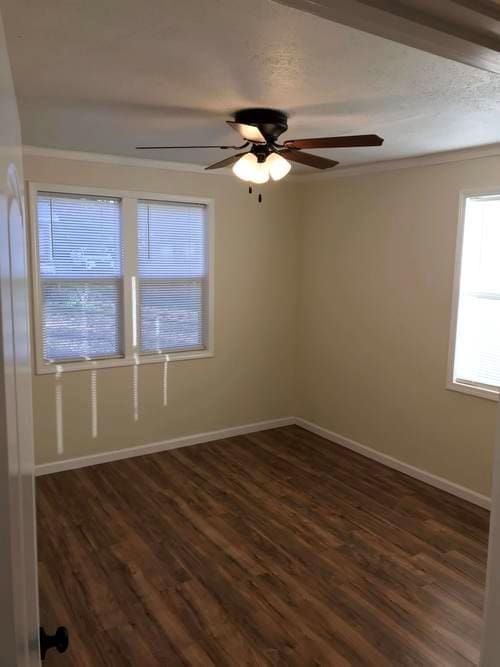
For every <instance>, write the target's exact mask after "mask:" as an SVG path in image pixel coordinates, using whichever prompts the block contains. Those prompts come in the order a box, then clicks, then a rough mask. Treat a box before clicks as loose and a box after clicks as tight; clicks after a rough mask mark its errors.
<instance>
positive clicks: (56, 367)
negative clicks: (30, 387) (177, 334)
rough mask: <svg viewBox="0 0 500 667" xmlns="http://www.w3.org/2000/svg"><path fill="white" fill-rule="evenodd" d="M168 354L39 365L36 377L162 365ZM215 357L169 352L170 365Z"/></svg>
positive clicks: (205, 352) (208, 352)
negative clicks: (102, 369) (175, 362)
mask: <svg viewBox="0 0 500 667" xmlns="http://www.w3.org/2000/svg"><path fill="white" fill-rule="evenodd" d="M166 356H167V354H152V355H143V356H138V357H137V362H136V361H135V359H134V358H124V357H120V358H115V359H96V360H95V361H66V362H63V363H60V364H58V363H55V362H54V363H52V364H45V363H39V364H38V365H37V369H36V375H49V374H55V373H57V372H58V371H59V372H60V373H62V374H64V373H72V372H75V371H93V370H99V369H100V368H121V367H123V366H136V365H137V366H142V365H144V364H161V363H164V362H165V357H166ZM213 356H215V355H214V353H213V352H212V351H211V350H193V351H191V352H190V351H186V352H169V353H168V363H172V362H174V361H189V360H192V359H208V358H210V357H213Z"/></svg>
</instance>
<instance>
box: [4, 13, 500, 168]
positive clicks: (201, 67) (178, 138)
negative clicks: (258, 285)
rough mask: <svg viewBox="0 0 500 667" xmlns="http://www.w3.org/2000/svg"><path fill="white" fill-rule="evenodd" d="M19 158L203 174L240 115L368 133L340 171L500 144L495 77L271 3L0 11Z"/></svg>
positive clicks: (307, 130) (499, 90) (499, 88)
mask: <svg viewBox="0 0 500 667" xmlns="http://www.w3.org/2000/svg"><path fill="white" fill-rule="evenodd" d="M0 8H1V11H2V14H3V17H4V22H5V26H6V31H7V38H8V44H9V50H10V56H11V61H12V67H13V72H14V79H15V84H16V88H17V93H18V99H19V105H20V112H21V123H22V131H23V141H24V143H25V144H31V145H34V146H45V147H51V148H61V149H69V150H79V151H90V152H99V153H111V154H116V155H128V156H136V157H137V156H141V157H148V158H155V159H165V160H167V161H176V162H190V163H196V164H209V163H210V162H214V161H216V160H218V159H222V157H224V156H226V155H228V153H227V152H222V151H217V150H212V151H210V150H184V151H183V150H173V151H155V152H153V151H151V152H141V153H138V152H137V151H135V149H134V147H135V146H136V145H139V144H150V143H151V144H183V143H187V144H193V143H194V144H196V143H227V142H230V143H233V142H234V140H235V139H237V137H236V135H234V133H233V132H232V130H230V129H228V128H226V126H225V124H224V120H225V119H227V118H229V117H230V115H231V113H232V112H234V111H235V110H236V109H239V108H242V107H247V106H269V107H275V108H281V109H284V110H286V111H287V112H289V113H290V119H289V128H290V129H289V131H288V133H287V135H284V136H286V137H287V138H298V137H309V136H324V135H326V136H328V135H334V134H351V133H352V134H355V133H371V132H375V133H378V134H380V135H381V136H383V137H385V144H384V146H383V147H382V148H370V149H332V150H324V151H317V152H318V153H320V154H322V155H325V156H328V157H332V158H335V159H338V160H340V162H341V165H343V166H348V165H354V164H362V163H367V162H371V161H380V160H386V159H394V158H403V157H410V156H416V155H423V154H427V153H433V152H438V151H445V150H452V149H458V148H465V147H469V146H478V145H485V144H491V143H496V142H498V141H500V77H499V76H497V75H495V74H490V73H487V72H484V71H480V70H475V69H472V68H470V67H468V66H466V65H461V64H458V63H455V62H451V61H448V60H445V59H442V58H439V57H437V56H433V55H429V54H426V53H423V52H420V51H416V50H414V49H411V48H407V47H404V46H402V45H399V44H396V43H394V42H389V41H386V40H383V39H381V38H379V37H375V36H373V35H368V34H366V33H362V32H358V31H356V30H353V29H350V28H347V27H344V26H341V25H337V24H335V23H332V22H330V21H326V20H323V19H320V18H317V17H314V16H310V15H307V14H304V13H301V12H298V11H296V10H294V9H290V8H288V7H285V6H282V5H279V4H275V3H274V2H271V0H182V2H179V1H175V0H105V1H104V2H103V1H102V0H79V1H76V0H43V2H35V1H33V0H0Z"/></svg>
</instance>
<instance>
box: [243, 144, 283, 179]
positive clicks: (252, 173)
mask: <svg viewBox="0 0 500 667" xmlns="http://www.w3.org/2000/svg"><path fill="white" fill-rule="evenodd" d="M291 168H292V165H291V164H290V163H289V162H288V160H285V158H284V157H282V156H281V155H279V154H278V153H271V154H270V155H269V156H267V157H265V158H264V160H261V161H259V158H258V156H257V155H255V154H254V153H252V152H251V151H250V152H248V153H246V154H245V155H243V156H242V157H240V159H239V160H238V162H236V163H235V165H234V166H233V173H234V174H235V175H236V176H237V177H238V178H241V180H242V181H249V182H250V183H255V184H262V183H267V181H268V180H269V177H271V178H272V179H273V181H279V180H281V179H282V178H284V177H285V176H286V175H287V174H288V172H289V171H290V169H291Z"/></svg>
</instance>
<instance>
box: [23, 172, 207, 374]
mask: <svg viewBox="0 0 500 667" xmlns="http://www.w3.org/2000/svg"><path fill="white" fill-rule="evenodd" d="M39 192H51V193H55V194H75V195H89V196H94V197H95V196H98V197H99V196H101V197H103V196H104V197H116V198H118V199H120V200H121V213H122V239H123V356H122V357H116V358H108V359H91V360H89V361H74V362H73V361H67V362H54V363H50V362H47V361H46V360H45V359H44V358H43V341H42V303H41V290H40V288H41V280H40V265H39V257H38V215H37V199H38V193H39ZM139 199H149V200H155V201H161V202H179V203H186V204H202V205H204V206H206V211H207V229H208V238H207V242H208V249H207V251H208V278H207V280H208V303H207V317H208V322H207V345H206V347H205V348H204V349H203V350H193V351H185V352H169V353H168V355H166V354H164V353H158V354H139V350H138V347H137V346H136V347H135V348H134V340H133V339H134V337H135V338H137V335H138V332H137V330H136V327H137V322H136V321H135V322H134V308H133V304H134V302H136V301H137V282H138V281H137V202H138V200H139ZM28 210H29V221H30V241H31V243H30V245H31V275H32V294H33V300H32V303H33V327H34V341H35V346H34V350H35V368H36V374H37V375H44V374H47V373H56V372H58V370H61V369H62V370H63V371H64V372H65V373H66V372H69V371H83V370H93V369H96V368H115V367H119V366H133V365H135V364H153V363H164V362H165V357H167V356H168V360H169V361H185V360H189V359H204V358H209V357H213V356H214V303H215V301H214V287H215V280H214V241H215V203H214V200H213V199H207V198H204V197H192V196H185V195H182V196H179V195H170V194H165V193H163V192H162V193H155V192H139V191H133V190H115V189H113V188H96V187H81V186H73V185H54V184H53V183H39V182H38V183H33V182H30V183H28ZM137 307H138V304H136V309H137ZM135 319H137V312H136V314H135ZM134 330H135V336H134ZM135 342H136V343H137V340H136V341H135Z"/></svg>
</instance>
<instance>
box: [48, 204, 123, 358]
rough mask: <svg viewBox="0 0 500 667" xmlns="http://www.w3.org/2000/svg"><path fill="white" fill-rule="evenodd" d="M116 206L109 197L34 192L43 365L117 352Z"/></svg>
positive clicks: (119, 290)
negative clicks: (36, 197) (49, 362)
mask: <svg viewBox="0 0 500 667" xmlns="http://www.w3.org/2000/svg"><path fill="white" fill-rule="evenodd" d="M120 208H121V205H120V200H119V199H116V198H112V197H94V196H87V195H85V196H81V195H71V194H55V193H48V192H40V193H39V194H38V199H37V216H38V256H39V272H40V273H39V275H40V291H41V295H40V296H41V311H42V323H41V324H42V340H43V356H44V359H45V360H46V361H75V360H81V359H97V358H104V357H114V356H120V355H121V354H122V331H121V329H122V325H121V321H122V316H121V313H122V282H123V281H122V249H121V211H120Z"/></svg>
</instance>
